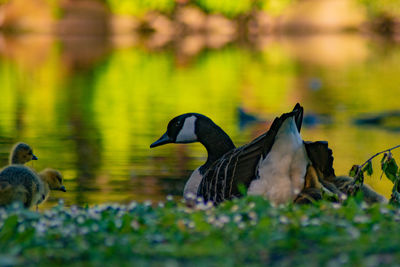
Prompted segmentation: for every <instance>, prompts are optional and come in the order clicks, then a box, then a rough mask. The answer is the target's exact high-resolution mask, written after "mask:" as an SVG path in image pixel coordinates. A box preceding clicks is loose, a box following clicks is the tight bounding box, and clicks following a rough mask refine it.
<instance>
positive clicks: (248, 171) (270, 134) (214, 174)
mask: <svg viewBox="0 0 400 267" xmlns="http://www.w3.org/2000/svg"><path fill="white" fill-rule="evenodd" d="M291 116H294V119H295V122H296V125H297V128H298V130H300V128H301V122H302V117H303V108H302V107H301V106H300V105H299V104H296V106H295V107H294V109H293V111H292V112H290V113H285V114H283V115H282V116H280V117H279V118H276V119H275V120H274V121H273V123H272V125H271V127H270V129H269V130H268V131H267V132H266V133H264V134H262V135H261V136H259V137H257V138H256V139H254V140H253V141H252V142H251V143H249V144H247V145H244V146H242V147H239V148H236V149H233V150H231V151H229V152H228V153H226V154H224V155H223V156H222V157H221V158H219V159H218V160H217V161H215V162H214V163H213V165H211V167H210V168H209V169H208V170H207V171H206V172H205V174H204V177H203V179H202V181H201V183H200V186H199V189H198V193H197V195H198V196H201V197H203V199H204V200H205V201H212V202H214V203H215V204H218V203H220V202H222V201H224V200H226V199H231V198H233V197H240V196H242V192H241V190H240V188H239V187H240V186H244V188H248V187H249V185H250V183H251V182H252V181H253V180H254V179H257V165H258V163H259V161H260V159H261V157H263V158H264V157H265V156H266V155H267V154H268V153H269V151H270V150H271V148H272V145H273V143H274V140H275V136H276V134H277V133H278V130H279V128H280V126H281V125H282V123H283V122H284V121H285V120H286V119H287V118H288V117H291Z"/></svg>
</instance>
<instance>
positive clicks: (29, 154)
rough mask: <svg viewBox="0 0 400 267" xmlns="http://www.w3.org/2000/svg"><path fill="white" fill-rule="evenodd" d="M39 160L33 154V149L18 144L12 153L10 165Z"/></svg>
mask: <svg viewBox="0 0 400 267" xmlns="http://www.w3.org/2000/svg"><path fill="white" fill-rule="evenodd" d="M37 159H38V158H37V157H36V156H35V155H34V154H33V150H32V148H31V147H30V146H29V145H28V144H25V143H22V142H20V143H16V144H15V145H14V146H13V148H12V149H11V152H10V159H9V163H10V165H12V164H25V163H27V162H29V161H31V160H37Z"/></svg>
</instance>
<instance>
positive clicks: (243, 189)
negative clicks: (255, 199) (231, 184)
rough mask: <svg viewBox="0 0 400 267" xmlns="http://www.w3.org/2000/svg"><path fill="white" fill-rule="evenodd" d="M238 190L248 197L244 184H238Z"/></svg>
mask: <svg viewBox="0 0 400 267" xmlns="http://www.w3.org/2000/svg"><path fill="white" fill-rule="evenodd" d="M238 190H239V193H240V194H242V195H243V196H246V195H247V189H246V186H245V185H244V184H238Z"/></svg>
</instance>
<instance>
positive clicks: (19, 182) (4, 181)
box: [0, 165, 66, 208]
mask: <svg viewBox="0 0 400 267" xmlns="http://www.w3.org/2000/svg"><path fill="white" fill-rule="evenodd" d="M62 182H63V178H62V175H61V174H60V172H58V171H57V170H54V169H45V170H43V171H41V172H40V173H39V174H36V173H35V172H34V171H33V170H31V169H30V168H28V167H26V166H22V165H11V166H8V167H6V168H4V169H3V170H2V171H1V172H0V205H1V206H4V205H9V204H11V203H13V202H22V203H23V205H24V207H26V208H30V207H32V206H34V205H39V204H41V203H43V202H44V201H46V200H47V198H48V196H49V193H50V190H59V191H63V192H66V189H65V186H64V185H63V184H62Z"/></svg>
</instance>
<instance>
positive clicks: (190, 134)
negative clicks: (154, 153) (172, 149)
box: [150, 113, 213, 148]
mask: <svg viewBox="0 0 400 267" xmlns="http://www.w3.org/2000/svg"><path fill="white" fill-rule="evenodd" d="M210 123H212V124H213V122H212V121H211V120H210V119H209V118H207V117H206V116H204V115H201V114H197V113H186V114H182V115H179V116H177V117H175V118H173V119H172V120H171V121H170V122H169V123H168V126H167V131H166V132H165V133H164V134H163V135H162V136H161V137H160V138H159V139H158V140H157V141H155V142H154V143H152V144H151V145H150V148H153V147H157V146H161V145H165V144H169V143H177V144H186V143H194V142H197V141H199V137H198V134H199V133H198V131H199V125H200V124H210Z"/></svg>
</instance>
